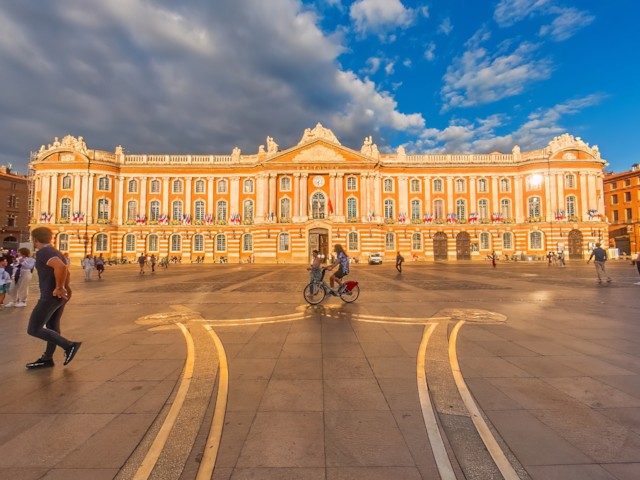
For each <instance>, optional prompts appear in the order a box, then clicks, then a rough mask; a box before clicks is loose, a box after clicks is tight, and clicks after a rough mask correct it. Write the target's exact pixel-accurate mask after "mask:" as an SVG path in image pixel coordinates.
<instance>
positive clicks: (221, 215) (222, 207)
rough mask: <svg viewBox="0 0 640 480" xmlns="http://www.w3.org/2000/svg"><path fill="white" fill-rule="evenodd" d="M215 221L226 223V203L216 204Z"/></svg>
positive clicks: (221, 201)
mask: <svg viewBox="0 0 640 480" xmlns="http://www.w3.org/2000/svg"><path fill="white" fill-rule="evenodd" d="M216 219H217V220H220V221H223V222H226V221H227V202H226V201H225V200H220V201H219V202H218V203H217V204H216Z"/></svg>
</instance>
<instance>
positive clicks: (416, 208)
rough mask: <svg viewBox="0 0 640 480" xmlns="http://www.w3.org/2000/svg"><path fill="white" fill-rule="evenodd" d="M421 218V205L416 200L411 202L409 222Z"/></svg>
mask: <svg viewBox="0 0 640 480" xmlns="http://www.w3.org/2000/svg"><path fill="white" fill-rule="evenodd" d="M421 218H422V203H421V202H420V200H418V199H417V198H414V199H413V200H411V220H420V219H421Z"/></svg>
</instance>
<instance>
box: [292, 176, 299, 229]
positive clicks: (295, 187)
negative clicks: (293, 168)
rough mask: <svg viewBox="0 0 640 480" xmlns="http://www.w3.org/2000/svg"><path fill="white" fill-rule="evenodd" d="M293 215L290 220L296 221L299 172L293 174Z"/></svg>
mask: <svg viewBox="0 0 640 480" xmlns="http://www.w3.org/2000/svg"><path fill="white" fill-rule="evenodd" d="M291 214H292V215H293V218H292V220H294V221H297V220H298V217H299V216H300V174H299V173H297V172H296V173H294V174H293V212H291Z"/></svg>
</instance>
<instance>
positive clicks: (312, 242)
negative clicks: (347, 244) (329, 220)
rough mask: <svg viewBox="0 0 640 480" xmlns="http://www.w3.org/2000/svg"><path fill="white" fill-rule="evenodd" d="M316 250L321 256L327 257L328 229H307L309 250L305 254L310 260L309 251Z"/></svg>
mask: <svg viewBox="0 0 640 480" xmlns="http://www.w3.org/2000/svg"><path fill="white" fill-rule="evenodd" d="M314 250H318V252H320V255H324V257H323V258H325V259H328V258H329V231H328V230H327V229H326V228H312V229H311V230H309V250H308V251H307V256H308V257H309V261H311V252H313V251H314Z"/></svg>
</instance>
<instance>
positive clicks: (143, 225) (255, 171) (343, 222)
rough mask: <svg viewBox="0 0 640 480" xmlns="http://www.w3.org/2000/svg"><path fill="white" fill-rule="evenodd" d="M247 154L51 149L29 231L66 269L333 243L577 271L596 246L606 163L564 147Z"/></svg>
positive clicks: (591, 152) (316, 141) (246, 257)
mask: <svg viewBox="0 0 640 480" xmlns="http://www.w3.org/2000/svg"><path fill="white" fill-rule="evenodd" d="M257 150H258V151H257V153H254V154H249V155H245V154H242V153H241V152H240V150H239V149H237V148H236V149H234V150H233V152H231V154H219V155H215V154H212V155H190V154H184V155H159V154H129V153H126V152H125V150H124V149H123V148H122V147H117V148H116V149H115V151H114V152H107V151H99V150H92V149H89V148H87V146H86V144H85V142H84V140H83V139H82V137H79V138H75V137H72V136H70V135H69V136H66V137H65V138H63V139H62V141H58V139H55V141H54V142H53V144H51V145H48V146H46V147H45V146H44V145H43V146H42V147H41V149H40V151H39V152H38V154H37V156H36V159H35V160H34V161H33V162H32V163H31V168H33V170H34V171H35V192H36V194H35V198H34V199H33V201H34V211H35V212H36V214H35V215H34V218H33V219H32V225H33V226H36V225H42V224H44V225H49V226H50V227H51V228H52V229H53V230H54V232H55V234H56V246H57V247H58V248H60V249H61V250H63V251H66V252H69V254H70V255H71V257H80V256H82V255H84V254H85V253H91V254H99V253H103V254H104V256H105V257H114V258H121V257H128V258H129V259H133V258H135V257H136V256H137V255H139V254H140V253H142V252H146V253H148V254H152V253H153V254H156V255H158V256H160V257H178V258H181V259H182V261H194V260H196V259H204V261H205V262H212V261H216V262H218V261H221V260H223V261H224V260H227V261H229V262H236V263H237V262H249V261H254V262H260V263H291V262H294V263H303V262H306V261H307V260H308V258H309V255H310V252H311V250H313V249H315V248H318V249H320V250H321V251H323V252H325V253H329V252H330V251H331V248H332V246H333V245H334V244H336V243H340V244H342V245H343V246H344V247H345V250H346V251H347V253H348V254H349V255H350V256H352V257H356V258H358V259H362V260H366V258H367V257H368V255H369V254H370V253H372V252H380V253H382V254H383V255H385V256H387V257H389V256H394V255H395V252H396V251H400V252H402V254H403V255H404V256H405V258H407V259H414V260H418V261H434V260H450V261H451V260H482V259H485V258H486V256H487V255H488V254H491V253H492V252H493V251H495V252H496V253H498V254H500V255H502V256H503V258H504V257H505V256H508V257H509V258H516V257H517V258H518V259H522V258H539V257H543V256H544V255H545V254H546V252H547V251H550V250H554V251H555V250H565V251H566V252H567V253H568V255H567V257H568V258H574V259H577V258H583V257H584V255H585V254H587V253H588V252H589V243H590V242H593V241H596V240H602V239H604V238H605V237H606V236H607V228H606V222H605V220H604V217H603V216H602V215H601V213H602V212H604V200H603V195H604V194H603V168H604V166H605V165H606V162H605V161H604V160H603V159H602V158H601V157H600V152H599V150H598V148H597V147H596V146H594V147H590V146H589V145H588V144H587V143H585V142H583V141H582V140H581V139H580V138H574V137H573V136H570V135H568V134H564V135H562V136H559V137H556V138H554V139H552V140H551V141H550V142H549V144H548V145H547V146H546V147H545V148H543V149H540V150H534V151H529V152H521V151H520V149H519V147H518V146H515V147H514V148H513V151H512V152H511V153H497V152H495V153H491V154H407V153H406V152H405V151H404V149H403V148H402V147H400V148H398V149H397V151H396V152H394V153H380V152H379V151H378V147H377V146H376V145H375V144H374V143H373V141H372V138H371V137H368V138H366V139H365V140H364V143H363V145H362V146H361V147H360V148H357V149H353V148H350V147H347V146H344V145H341V144H340V141H339V140H338V139H337V138H336V137H335V135H334V134H333V132H332V131H331V130H329V129H327V128H324V127H323V126H322V125H320V124H318V125H316V127H315V128H313V129H306V130H305V132H304V134H303V135H302V138H301V139H300V141H299V143H298V144H297V145H294V146H291V147H286V148H280V147H279V146H278V145H277V144H276V143H275V141H274V139H272V138H271V137H267V141H266V145H261V146H259V147H258V149H257Z"/></svg>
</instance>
